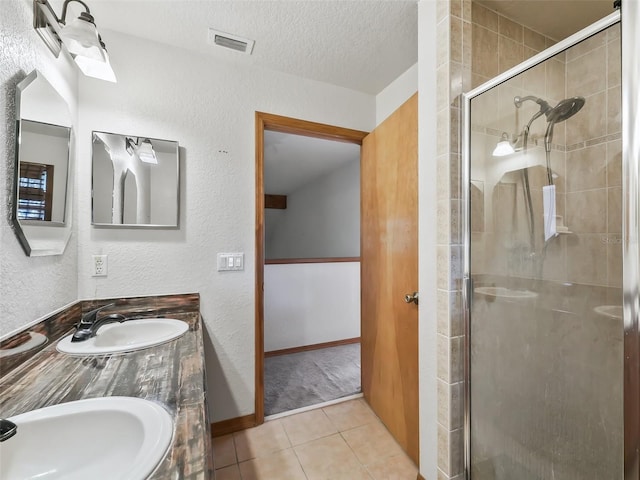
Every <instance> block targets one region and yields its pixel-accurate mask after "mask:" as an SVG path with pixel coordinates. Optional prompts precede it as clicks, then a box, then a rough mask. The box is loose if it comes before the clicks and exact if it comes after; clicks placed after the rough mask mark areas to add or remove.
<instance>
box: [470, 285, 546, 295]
mask: <svg viewBox="0 0 640 480" xmlns="http://www.w3.org/2000/svg"><path fill="white" fill-rule="evenodd" d="M473 291H474V292H476V293H479V294H481V295H487V296H490V297H504V298H536V297H537V296H538V294H537V293H536V292H531V291H529V290H512V289H510V288H505V287H477V288H474V289H473Z"/></svg>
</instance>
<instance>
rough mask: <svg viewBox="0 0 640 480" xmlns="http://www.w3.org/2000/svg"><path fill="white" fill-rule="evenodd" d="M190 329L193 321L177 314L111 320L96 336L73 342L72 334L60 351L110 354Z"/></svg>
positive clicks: (65, 339)
mask: <svg viewBox="0 0 640 480" xmlns="http://www.w3.org/2000/svg"><path fill="white" fill-rule="evenodd" d="M187 330H189V325H188V324H187V323H186V322H183V321H182V320H175V319H173V318H145V319H140V320H127V321H125V322H123V323H108V324H106V325H103V326H102V327H100V329H99V330H98V333H97V334H96V336H95V337H92V338H89V339H88V340H85V341H82V342H72V341H71V335H69V336H67V337H64V338H63V339H62V340H60V341H59V342H58V351H60V352H63V353H68V354H71V355H106V354H110V353H121V352H131V351H134V350H140V349H142V348H147V347H153V346H155V345H160V344H161V343H165V342H169V341H171V340H173V339H176V338H178V337H180V336H182V335H184V333H185V332H186V331H187Z"/></svg>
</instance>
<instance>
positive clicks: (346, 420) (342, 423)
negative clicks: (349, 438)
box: [323, 398, 378, 432]
mask: <svg viewBox="0 0 640 480" xmlns="http://www.w3.org/2000/svg"><path fill="white" fill-rule="evenodd" d="M323 410H324V413H326V415H327V417H329V420H330V421H331V423H333V425H334V426H335V427H336V428H337V429H338V431H340V432H344V431H345V430H351V429H352V428H355V427H359V426H361V425H366V424H367V423H370V422H375V421H376V420H377V418H378V417H376V415H375V413H373V411H372V410H371V408H369V405H367V403H366V402H365V401H364V400H363V399H362V398H358V399H356V400H349V401H348V402H343V403H338V404H336V405H331V406H329V407H325V408H323Z"/></svg>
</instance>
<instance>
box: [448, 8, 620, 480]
mask: <svg viewBox="0 0 640 480" xmlns="http://www.w3.org/2000/svg"><path fill="white" fill-rule="evenodd" d="M437 14H438V26H437V38H438V39H439V40H438V69H437V99H438V103H437V107H438V118H437V133H438V145H437V153H438V157H437V169H438V232H437V238H438V265H437V268H438V304H437V314H438V346H437V355H438V371H437V375H438V479H439V480H445V479H456V480H461V479H462V478H463V476H464V475H463V466H464V465H463V430H462V427H463V395H464V390H463V372H464V368H463V362H464V325H463V312H462V302H461V285H462V282H461V280H462V272H463V264H462V260H463V256H462V255H463V250H462V249H463V246H462V236H461V233H462V222H461V220H462V219H461V216H460V212H461V204H460V198H461V194H460V192H461V151H462V150H461V143H460V139H461V135H460V133H461V120H462V112H461V99H460V94H461V93H462V92H466V91H469V90H471V89H472V88H474V87H476V86H478V85H480V84H481V83H483V82H485V81H486V80H489V79H490V78H493V77H494V76H496V75H498V74H500V73H501V72H503V71H505V70H507V69H508V68H510V67H512V66H514V65H517V64H518V63H520V62H522V61H524V60H525V59H527V58H530V57H531V56H533V55H535V54H536V53H538V52H539V51H542V50H543V49H545V48H547V47H549V46H551V45H552V44H553V43H555V41H554V40H553V39H550V38H547V37H545V36H543V35H540V34H538V33H537V32H534V31H532V30H530V29H528V28H527V27H525V26H522V25H519V24H517V23H515V22H513V21H511V20H509V19H508V18H506V17H504V16H502V15H499V14H497V13H496V12H493V11H491V10H489V9H487V8H485V7H483V6H481V5H479V4H477V3H475V2H471V1H470V0H439V2H438V13H437ZM616 36H619V31H618V30H617V29H615V28H614V29H610V30H609V32H608V33H605V34H604V35H600V36H597V37H594V38H593V39H590V40H589V41H587V42H584V43H583V44H581V45H579V46H576V47H574V48H573V49H572V52H570V53H569V54H567V55H565V54H560V55H558V56H557V57H556V58H554V59H553V60H551V61H550V62H546V64H545V66H544V67H542V68H535V69H531V70H530V71H528V72H527V73H526V74H524V75H521V76H520V78H519V79H517V80H515V81H514V82H513V83H514V84H513V85H509V87H512V88H514V89H521V91H522V92H523V93H526V92H529V93H530V94H534V95H538V96H540V95H545V96H547V100H548V101H549V103H550V104H552V105H554V104H555V102H557V101H559V100H561V99H562V98H565V97H566V96H574V95H581V96H585V97H586V99H587V104H586V105H585V107H584V112H581V113H583V115H581V116H579V117H578V116H576V117H574V119H573V120H574V121H575V122H576V125H573V126H572V131H576V132H578V133H577V134H574V133H569V134H566V133H565V128H564V127H565V125H562V124H559V125H558V126H557V127H556V130H555V138H554V144H555V145H554V151H553V154H552V167H553V170H554V171H555V172H556V173H558V175H559V177H560V181H558V186H557V188H558V191H559V196H558V200H559V206H558V214H559V215H562V216H563V217H566V218H565V219H564V223H565V224H566V225H567V226H569V228H571V229H572V230H575V234H576V235H577V238H578V240H579V241H580V242H581V245H582V250H579V251H578V254H577V255H576V257H575V258H576V259H577V258H579V257H582V258H583V259H584V258H585V257H587V258H588V257H591V256H592V255H594V251H595V250H600V252H599V253H602V249H605V250H606V254H605V255H604V257H602V256H600V258H606V259H607V260H606V265H598V266H597V267H596V268H591V269H589V267H586V266H584V263H586V262H580V263H577V262H574V261H573V260H572V259H571V257H569V256H567V255H566V251H564V252H560V254H561V257H560V258H561V259H562V262H564V263H562V269H563V270H564V269H567V270H566V271H565V272H563V273H568V274H569V276H570V278H571V279H572V280H573V281H576V282H584V283H595V284H605V285H607V284H608V285H612V286H615V285H616V283H615V282H616V281H619V279H620V275H619V272H618V271H616V269H617V268H618V265H620V262H619V259H617V258H616V256H617V255H618V254H619V251H620V248H619V245H618V244H617V242H619V239H620V235H619V232H618V231H617V228H618V227H617V226H616V225H620V222H619V221H618V219H616V218H615V215H616V214H615V211H618V210H616V209H617V208H618V206H617V202H621V189H620V185H621V163H620V157H621V155H620V134H619V131H620V117H619V111H620V108H619V105H620V71H619V60H617V59H616V55H617V58H619V55H620V52H619V40H617V38H616ZM587 53H592V54H595V55H588V56H587V55H586V54H587ZM603 72H606V73H603ZM603 78H604V81H603ZM518 82H521V83H518ZM577 87H580V88H579V89H578V88H577ZM578 90H580V91H578ZM512 93H513V92H512ZM560 93H562V95H560ZM494 100H495V102H496V103H494V105H495V106H496V108H497V109H498V112H499V111H500V109H501V108H503V109H504V108H509V109H513V97H512V96H511V97H510V98H509V96H506V100H505V99H501V98H496V99H494ZM501 101H505V102H510V104H501V103H500V102H501ZM512 111H513V110H512ZM603 112H605V113H603ZM527 115H528V113H526V114H525V112H524V111H523V113H522V117H523V118H529V117H528V116H527ZM512 118H513V117H511V120H510V122H513V120H512ZM497 119H498V120H500V115H499V113H498V117H497ZM506 127H509V130H508V131H509V133H511V132H512V131H513V130H514V127H513V125H512V124H507V125H505V124H504V123H500V122H498V123H496V125H495V127H493V129H494V131H493V132H490V133H492V134H493V135H495V134H496V132H497V134H498V135H499V134H500V133H501V131H503V130H504V129H505V128H506ZM534 132H535V131H534ZM484 133H485V134H486V133H487V132H484ZM539 133H540V132H538V134H539ZM576 135H580V136H579V137H576ZM565 137H567V138H565ZM603 154H604V155H605V156H603ZM567 172H569V176H568V177H567V175H566V173H567ZM563 200H564V202H565V203H566V205H563ZM592 206H595V208H596V215H595V216H592V215H584V213H583V212H589V213H590V210H589V209H590V208H591V207H592ZM603 206H604V209H603ZM594 218H597V221H595V220H594ZM603 218H604V220H603ZM566 238H569V237H566ZM566 241H567V240H565V239H563V240H562V242H566ZM573 241H575V237H574V240H573ZM603 272H605V273H604V274H603ZM603 275H604V277H603Z"/></svg>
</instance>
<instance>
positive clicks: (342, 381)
mask: <svg viewBox="0 0 640 480" xmlns="http://www.w3.org/2000/svg"><path fill="white" fill-rule="evenodd" d="M355 393H360V344H359V343H354V344H350V345H341V346H338V347H329V348H323V349H320V350H311V351H309V352H300V353H291V354H288V355H277V356H275V357H267V358H265V359H264V413H265V415H274V414H276V413H280V412H287V411H289V410H294V409H296V408H301V407H306V406H309V405H315V404H317V403H322V402H327V401H329V400H335V399H337V398H342V397H346V396H348V395H353V394H355Z"/></svg>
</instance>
